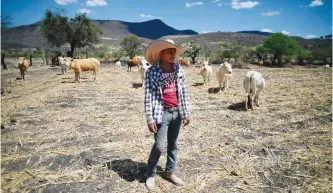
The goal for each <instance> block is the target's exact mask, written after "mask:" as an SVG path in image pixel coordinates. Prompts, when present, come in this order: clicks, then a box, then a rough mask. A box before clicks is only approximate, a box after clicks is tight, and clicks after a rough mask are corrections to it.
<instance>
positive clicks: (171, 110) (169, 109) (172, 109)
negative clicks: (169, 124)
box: [164, 107, 178, 112]
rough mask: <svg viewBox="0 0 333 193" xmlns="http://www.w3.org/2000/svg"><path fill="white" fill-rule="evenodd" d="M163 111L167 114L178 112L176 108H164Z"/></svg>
mask: <svg viewBox="0 0 333 193" xmlns="http://www.w3.org/2000/svg"><path fill="white" fill-rule="evenodd" d="M164 111H169V112H174V111H178V107H170V108H164Z"/></svg>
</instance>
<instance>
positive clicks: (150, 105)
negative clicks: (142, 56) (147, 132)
mask: <svg viewBox="0 0 333 193" xmlns="http://www.w3.org/2000/svg"><path fill="white" fill-rule="evenodd" d="M174 68H175V71H174V72H175V73H176V83H177V85H176V86H177V96H178V107H179V112H180V117H181V119H190V114H191V109H190V103H189V93H188V88H187V82H186V77H185V72H184V70H183V69H182V68H181V67H180V65H179V64H174ZM161 74H162V69H161V68H160V66H159V64H156V65H153V66H151V67H150V68H148V70H147V72H146V76H145V99H144V106H145V113H146V119H147V122H148V123H158V124H160V123H162V115H163V100H162V87H161Z"/></svg>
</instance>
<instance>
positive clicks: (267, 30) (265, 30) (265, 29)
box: [261, 28, 273, 33]
mask: <svg viewBox="0 0 333 193" xmlns="http://www.w3.org/2000/svg"><path fill="white" fill-rule="evenodd" d="M261 31H262V32H269V33H273V31H272V30H271V29H267V28H264V29H261Z"/></svg>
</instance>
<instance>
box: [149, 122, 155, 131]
mask: <svg viewBox="0 0 333 193" xmlns="http://www.w3.org/2000/svg"><path fill="white" fill-rule="evenodd" d="M148 129H149V131H150V132H152V133H156V132H157V126H156V123H150V124H149V123H148Z"/></svg>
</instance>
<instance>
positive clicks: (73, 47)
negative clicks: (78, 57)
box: [70, 43, 75, 58]
mask: <svg viewBox="0 0 333 193" xmlns="http://www.w3.org/2000/svg"><path fill="white" fill-rule="evenodd" d="M74 51H75V45H74V43H71V52H70V57H71V58H73V55H74Z"/></svg>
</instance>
